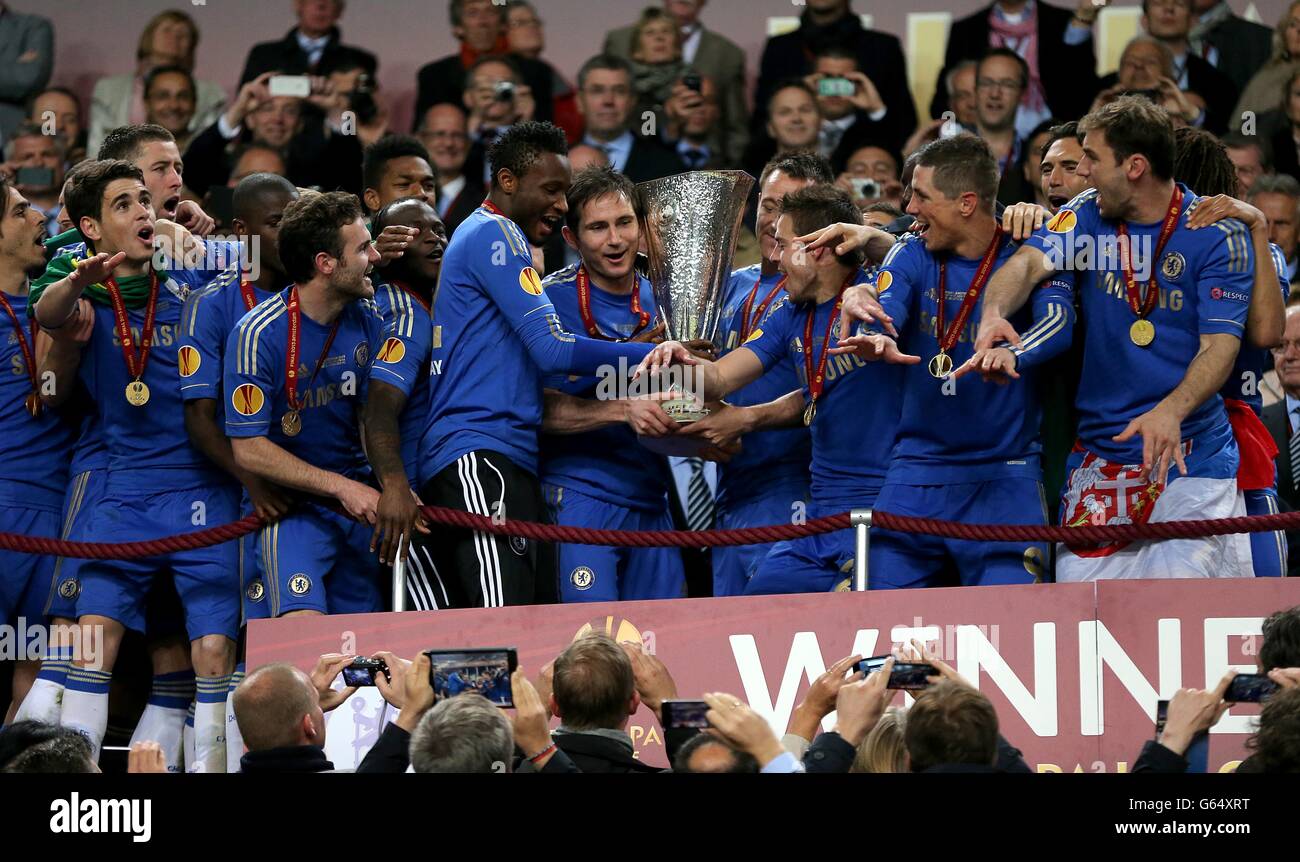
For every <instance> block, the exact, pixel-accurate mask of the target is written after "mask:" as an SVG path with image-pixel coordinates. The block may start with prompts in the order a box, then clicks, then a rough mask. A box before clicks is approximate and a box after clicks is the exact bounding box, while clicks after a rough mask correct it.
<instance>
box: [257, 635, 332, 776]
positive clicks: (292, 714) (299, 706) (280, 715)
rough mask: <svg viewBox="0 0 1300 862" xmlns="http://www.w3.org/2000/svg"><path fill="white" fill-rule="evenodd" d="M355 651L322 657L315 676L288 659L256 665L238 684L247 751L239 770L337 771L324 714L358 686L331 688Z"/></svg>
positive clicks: (314, 672) (314, 673)
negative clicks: (327, 745)
mask: <svg viewBox="0 0 1300 862" xmlns="http://www.w3.org/2000/svg"><path fill="white" fill-rule="evenodd" d="M354 658H355V656H350V655H340V654H327V655H323V656H321V657H320V659H319V660H318V661H317V663H316V668H315V670H313V671H312V673H311V675H310V676H308V675H307V674H305V673H303V672H302V671H300V670H298V669H297V668H296V667H294V666H293V665H290V664H285V663H283V662H277V663H274V664H268V665H263V666H262V667H259V668H257V669H256V670H254V671H253V672H252V673H250V674H249V675H248V676H247V677H245V678H244V681H243V682H241V683H240V684H239V686H238V688H236V689H235V693H234V697H233V704H234V709H235V721H237V722H238V723H239V733H240V735H241V736H242V737H243V739H244V747H245V748H247V749H248V751H247V752H246V753H245V754H244V756H243V757H242V758H240V761H239V767H240V768H239V771H240V772H253V773H256V772H332V771H334V764H333V763H331V762H330V761H328V760H326V759H325V713H327V712H329V711H330V710H332V709H334V708H335V707H336V706H338V705H339V704H341V703H343V701H345V700H347V699H348V698H349V697H351V696H352V693H353V692H354V691H356V689H355V688H352V687H344V688H341V689H337V690H336V689H333V688H331V687H330V685H331V683H333V681H334V679H335V677H337V676H338V675H339V674H340V673H341V672H342V671H343V668H345V667H347V666H348V665H349V664H351V663H352V660H353V659H354Z"/></svg>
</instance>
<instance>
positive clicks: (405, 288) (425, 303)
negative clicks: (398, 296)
mask: <svg viewBox="0 0 1300 862" xmlns="http://www.w3.org/2000/svg"><path fill="white" fill-rule="evenodd" d="M389 283H390V284H392V285H393V286H394V287H396V288H397V289H398V290H400V291H402V292H403V293H405V294H406V295H407V296H409V297H411V299H414V300H415V301H416V302H418V303H420V305H421V306H422V307H423V308H424V310H425V311H429V312H430V313H432V311H431V309H430V307H429V300H427V299H425V298H424V297H423V296H420V294H419V293H418V292H417V291H416V290H415V289H414V288H412V287H411V286H410V285H409V284H407V283H406V282H404V281H398V280H397V279H395V278H393V279H389Z"/></svg>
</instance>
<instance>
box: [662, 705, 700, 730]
mask: <svg viewBox="0 0 1300 862" xmlns="http://www.w3.org/2000/svg"><path fill="white" fill-rule="evenodd" d="M708 712H709V705H708V704H707V703H705V702H704V701H702V700H665V701H664V702H663V715H664V730H668V729H669V728H673V727H698V728H704V727H708V726H709V720H708V718H706V717H705V716H707V715H708Z"/></svg>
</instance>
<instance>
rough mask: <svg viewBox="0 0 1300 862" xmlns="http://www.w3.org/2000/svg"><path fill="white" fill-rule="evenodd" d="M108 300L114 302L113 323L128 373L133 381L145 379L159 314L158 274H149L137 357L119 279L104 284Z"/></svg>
mask: <svg viewBox="0 0 1300 862" xmlns="http://www.w3.org/2000/svg"><path fill="white" fill-rule="evenodd" d="M104 289H105V290H107V291H108V298H109V299H110V300H112V302H113V323H114V325H115V326H116V328H117V340H118V341H120V342H122V356H123V358H125V359H126V372H127V374H129V375H131V379H132V380H139V379H140V378H142V377H144V369H145V366H146V365H148V364H149V349H150V348H151V347H152V346H153V322H154V318H155V317H156V316H157V312H158V274H157V273H154V272H151V273H149V300H148V302H147V303H146V304H145V307H144V327H143V328H142V329H141V330H140V353H139V355H138V356H137V354H136V352H135V347H134V346H133V345H132V344H131V321H130V318H128V317H127V315H126V303H124V302H123V301H122V291H121V290H120V289H118V286H117V279H114V278H110V279H108V280H106V281H105V282H104Z"/></svg>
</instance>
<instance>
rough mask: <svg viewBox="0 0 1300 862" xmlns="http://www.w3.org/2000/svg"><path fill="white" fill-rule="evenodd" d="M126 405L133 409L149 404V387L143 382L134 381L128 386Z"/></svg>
mask: <svg viewBox="0 0 1300 862" xmlns="http://www.w3.org/2000/svg"><path fill="white" fill-rule="evenodd" d="M126 403H127V404H130V405H131V406H132V407H143V406H144V405H146V404H148V403H149V386H148V385H147V384H146V383H145V382H144V381H143V380H132V381H131V382H130V383H128V384H126Z"/></svg>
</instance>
